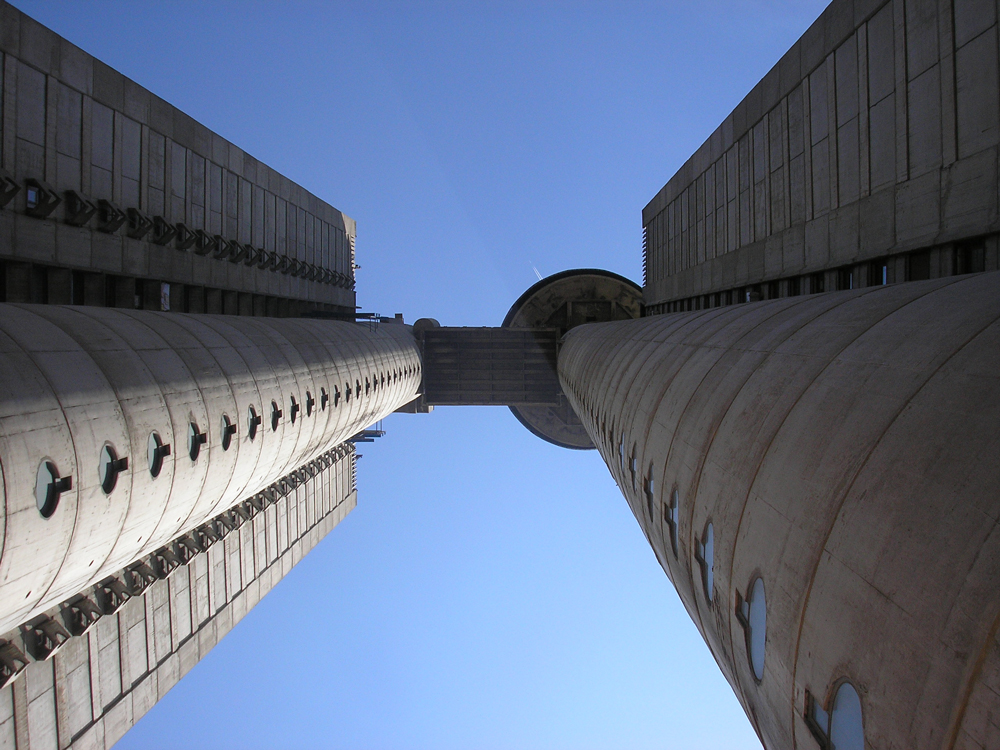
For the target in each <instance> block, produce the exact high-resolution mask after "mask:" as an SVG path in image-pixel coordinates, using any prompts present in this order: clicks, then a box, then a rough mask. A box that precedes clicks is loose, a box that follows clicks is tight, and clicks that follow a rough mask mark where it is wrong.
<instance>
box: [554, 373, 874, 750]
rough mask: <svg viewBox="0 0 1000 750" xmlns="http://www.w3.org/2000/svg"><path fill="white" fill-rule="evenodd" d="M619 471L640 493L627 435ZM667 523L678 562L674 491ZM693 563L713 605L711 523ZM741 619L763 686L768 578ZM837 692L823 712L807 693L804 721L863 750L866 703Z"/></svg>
mask: <svg viewBox="0 0 1000 750" xmlns="http://www.w3.org/2000/svg"><path fill="white" fill-rule="evenodd" d="M569 385H570V390H571V391H572V392H573V393H574V394H575V395H576V396H577V398H578V399H579V401H580V402H581V403H584V404H586V402H587V399H585V398H584V397H583V394H582V393H581V392H580V390H579V389H578V388H577V386H576V384H575V383H570V384H569ZM589 415H590V418H591V420H592V424H594V425H597V424H598V422H600V432H599V433H598V434H599V435H600V436H601V442H602V443H603V447H604V449H605V451H606V450H607V449H608V447H609V446H612V445H615V441H614V426H613V425H612V427H611V429H610V430H609V429H608V427H607V423H606V420H605V419H604V418H599V414H598V412H597V410H596V409H594V408H590V409H589ZM617 454H618V456H617V458H618V470H619V473H620V475H621V478H622V479H624V478H625V477H626V471H627V472H628V478H629V480H630V483H631V489H632V491H633V493H635V492H636V491H637V490H638V482H639V467H638V446H637V445H633V446H632V449H631V451H629V452H628V453H626V450H625V436H624V435H622V436H621V437H620V439H619V440H618V442H617ZM653 473H654V467H653V465H652V464H650V466H649V471H648V473H647V475H646V477H645V479H644V480H643V482H642V484H643V487H642V489H643V493H644V495H645V500H646V511H647V513H648V514H649V519H650V521H653V520H655V519H656V515H657V514H656V484H655V479H654V476H653ZM662 519H663V522H664V523H665V524H666V525H667V529H668V534H669V540H670V547H671V551H672V553H673V555H674V557H675V558H676V557H678V547H677V539H678V527H679V523H680V492H679V490H678V489H677V488H676V487H674V488H673V489H672V490H671V492H670V500H669V502H668V503H663V504H662ZM694 558H695V561H696V562H697V563H698V566H699V567H700V569H701V579H702V588H703V592H704V596H705V599H706V601H707V602H708V604H709V606H711V605H712V604H713V602H714V599H715V595H714V591H715V570H714V567H715V527H714V526H713V524H712V521H711V520H709V521H707V522H706V524H705V528H704V531H703V532H702V535H701V538H700V539H696V540H695V550H694ZM735 614H736V620H737V622H738V623H739V624H740V627H741V628H742V629H743V633H744V640H745V645H746V653H747V660H748V662H749V666H750V669H751V670H752V672H753V676H754V679H755V680H756V681H757V682H760V681H761V680H763V678H764V658H765V655H766V652H767V595H766V593H765V589H764V579H763V578H762V577H760V576H756V577H754V579H753V580H752V581H751V582H750V585H749V587H748V588H747V593H746V596H743V595H741V594H740V592H739V591H737V592H736V612H735ZM835 688H836V689H835V690H833V691H831V698H830V700H829V701H828V703H829V706H828V709H824V708H823V707H822V706H821V705H820V704H819V703H818V702H816V700H815V699H814V698H813V696H812V695H811V693H809V691H806V710H805V715H804V718H805V721H806V724H807V725H808V726H809V729H810V731H811V732H812V734H813V736H814V737H815V738H816V741H817V742H818V743H819V745H820V747H821V748H822V750H864V747H865V744H864V723H863V720H862V713H861V699H860V697H859V696H858V692H857V690H856V689H855V688H854V686H853V685H852V684H851V683H850V682H847V681H843V680H842V681H839V682H837V683H836V684H835Z"/></svg>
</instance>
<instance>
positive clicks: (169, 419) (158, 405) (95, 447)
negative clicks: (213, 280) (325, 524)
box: [0, 305, 420, 632]
mask: <svg viewBox="0 0 1000 750" xmlns="http://www.w3.org/2000/svg"><path fill="white" fill-rule="evenodd" d="M419 383H420V362H419V354H418V351H417V348H416V345H415V343H414V340H413V336H412V333H411V330H410V328H409V327H408V326H403V325H400V324H388V325H382V326H381V327H380V328H378V329H377V330H370V329H369V327H368V326H367V325H356V324H350V323H338V322H333V321H320V320H303V319H269V318H249V317H235V316H208V315H180V314H171V313H155V312H142V311H124V310H117V309H106V308H89V307H59V306H41V305H38V306H32V305H0V472H2V478H3V500H4V503H5V513H4V514H3V523H4V524H5V526H4V528H3V532H4V534H3V540H4V541H3V549H2V555H0V632H2V631H4V630H7V629H9V628H11V627H14V626H16V625H18V624H19V623H21V622H23V621H24V620H25V619H27V618H28V617H30V616H31V615H33V614H34V613H36V612H39V611H42V610H44V609H46V608H48V607H50V606H52V605H54V604H55V603H57V602H58V601H61V600H62V599H63V598H65V597H67V596H69V595H72V594H75V593H76V592H78V591H80V590H81V589H83V588H84V587H85V586H86V585H88V584H90V583H92V582H94V581H96V580H99V579H101V578H102V577H103V576H105V575H107V574H109V573H111V572H114V571H117V570H118V569H120V568H121V567H122V566H124V565H126V564H128V563H129V562H131V561H132V560H134V559H136V558H137V557H139V556H140V555H143V554H146V553H149V552H151V551H153V550H155V549H157V548H158V547H159V546H160V545H162V544H164V543H165V542H167V541H169V540H171V539H173V538H175V537H176V536H177V535H179V534H181V533H184V532H185V531H187V530H189V529H191V528H194V527H195V526H197V525H199V524H201V523H203V522H204V521H206V520H207V519H209V518H211V517H213V516H214V515H216V514H218V513H219V512H220V511H222V510H223V509H225V508H227V507H229V506H231V505H232V504H234V503H236V502H237V501H239V500H241V499H243V498H245V497H247V496H248V495H251V494H253V493H255V492H257V491H259V490H260V489H262V488H264V487H266V486H267V485H268V484H270V483H271V482H273V481H275V480H276V479H277V478H279V477H281V476H282V475H284V474H286V473H288V472H289V471H291V470H292V469H294V468H296V467H298V466H300V465H301V464H303V463H305V462H307V461H309V460H311V459H313V458H315V457H316V456H318V455H319V454H321V453H323V452H325V451H327V450H329V449H330V448H332V447H333V446H335V445H337V444H338V443H340V442H342V441H343V440H345V439H346V438H348V437H350V436H351V435H352V434H354V433H356V432H357V431H359V430H361V429H363V428H364V427H366V426H368V425H370V424H372V423H373V422H375V421H377V420H379V419H381V418H382V417H384V416H386V415H387V414H390V413H391V412H393V411H394V410H396V409H397V408H399V407H400V406H402V405H403V404H405V403H407V402H408V401H410V400H412V399H413V398H415V396H416V394H417V389H418V387H419ZM324 391H325V392H326V393H327V394H328V396H329V401H328V403H327V406H326V408H325V409H324V408H322V406H321V402H322V393H323V392H324ZM348 391H350V392H351V396H350V398H349V399H348V397H347V392H348ZM338 394H339V395H338ZM310 397H311V398H312V400H313V401H314V405H313V407H312V415H311V416H307V400H308V399H309V398H310ZM292 398H294V399H295V401H296V402H297V403H298V405H299V411H298V413H297V415H296V419H295V421H294V424H293V422H292V420H291V412H292V407H291V403H292ZM272 401H273V402H274V403H275V404H276V405H278V407H279V408H280V409H281V411H282V413H283V414H282V418H281V419H280V421H279V424H278V428H277V430H276V431H273V430H272V428H271V419H270V417H271V409H272V406H271V403H272ZM251 406H253V407H254V409H255V410H256V412H257V414H258V415H260V416H261V418H262V421H261V424H260V426H259V427H258V430H257V435H256V438H255V439H253V440H251V439H250V437H249V432H248V409H249V407H251ZM223 415H227V416H228V417H229V419H230V420H232V421H233V422H235V423H236V425H237V432H236V434H235V436H234V437H233V440H232V445H231V446H230V448H229V449H228V450H223V447H222V439H221V438H222V436H221V433H222V418H223ZM191 423H195V424H197V425H198V427H199V429H200V430H201V431H202V432H205V433H207V442H206V443H205V444H204V445H203V446H202V447H201V451H200V453H199V455H198V458H197V460H195V461H192V460H191V459H190V457H189V455H188V450H187V433H188V429H189V427H188V426H189V424H191ZM154 430H155V431H156V432H158V433H159V435H160V436H161V438H162V440H163V442H164V443H169V444H170V445H171V455H170V456H169V457H168V458H167V459H166V460H165V462H164V466H163V470H162V472H161V473H160V475H159V476H158V477H156V478H153V477H152V476H151V475H150V472H149V470H148V467H147V460H146V447H147V440H148V437H149V434H150V432H152V431H154ZM106 444H110V445H112V446H113V447H114V449H115V451H116V452H117V454H118V455H119V456H127V457H128V459H129V468H128V470H127V471H125V472H124V473H123V474H122V476H121V478H120V479H119V480H118V484H117V486H116V487H115V489H114V490H113V491H112V492H111V493H110V495H108V494H105V492H104V491H103V490H102V488H101V485H100V479H99V473H98V465H99V456H100V453H101V451H102V449H103V447H104V446H105V445H106ZM43 458H48V459H50V460H52V461H53V462H54V463H55V465H56V466H57V467H58V469H59V472H60V473H61V474H62V475H72V477H73V488H72V490H71V491H69V492H66V493H63V495H62V498H61V500H60V502H59V506H58V508H57V510H56V511H55V513H54V514H53V515H52V517H51V518H48V519H46V518H43V517H42V516H41V515H40V514H39V512H38V510H37V508H36V504H35V497H34V484H35V473H36V469H37V467H38V465H39V463H40V461H41V460H42V459H43Z"/></svg>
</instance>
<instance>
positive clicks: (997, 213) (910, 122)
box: [642, 0, 1000, 306]
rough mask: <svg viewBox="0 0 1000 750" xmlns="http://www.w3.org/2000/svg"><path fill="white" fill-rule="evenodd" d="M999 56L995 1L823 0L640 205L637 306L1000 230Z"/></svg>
mask: <svg viewBox="0 0 1000 750" xmlns="http://www.w3.org/2000/svg"><path fill="white" fill-rule="evenodd" d="M998 57H1000V54H998V33H997V4H996V2H995V0H943V1H942V2H937V0H888V1H886V0H834V2H832V3H831V4H830V6H829V7H828V8H827V9H826V10H825V11H824V12H823V15H822V16H820V18H819V19H818V20H817V21H816V22H815V23H814V24H813V25H812V26H811V27H810V28H809V30H808V31H807V32H806V33H805V34H804V35H803V36H802V38H801V39H799V40H798V41H797V42H796V43H795V44H794V45H793V46H792V48H791V49H790V50H789V51H788V52H787V53H786V54H785V55H784V56H783V57H782V58H781V60H780V61H779V62H778V64H777V65H776V66H775V67H774V68H773V69H772V70H771V71H770V72H769V73H768V74H767V75H766V76H765V77H764V78H763V80H761V82H760V83H759V84H758V85H757V86H756V87H755V88H754V89H753V91H751V92H750V94H748V95H747V97H746V99H744V100H743V102H741V103H740V105H739V106H738V107H737V108H736V109H735V110H734V111H733V113H732V114H730V116H729V117H728V118H726V120H725V122H723V123H722V125H720V126H719V128H718V130H716V132H715V133H713V134H712V136H711V137H710V138H709V139H708V140H707V141H706V142H705V143H704V145H702V147H701V148H699V149H698V151H697V152H695V154H694V155H693V156H692V157H691V158H690V159H689V160H688V162H687V163H686V164H685V165H684V166H683V167H682V168H681V169H680V170H679V171H678V172H677V174H676V175H674V177H673V178H672V179H671V180H670V181H669V182H668V183H667V184H666V185H665V186H664V188H663V189H662V190H661V191H660V192H659V193H658V194H657V195H656V197H654V198H653V200H652V201H650V202H649V204H648V205H647V206H646V207H645V209H644V210H643V219H642V221H643V227H644V229H645V238H646V241H645V256H646V257H645V261H646V276H645V299H646V304H647V306H655V305H661V304H664V303H666V302H669V301H672V300H679V299H682V298H690V297H692V296H695V295H704V294H710V293H715V292H721V291H726V290H730V289H735V288H739V287H744V286H748V285H754V284H759V283H761V282H766V281H772V280H781V279H789V278H793V277H796V276H802V275H806V274H813V273H816V272H820V271H824V270H827V269H834V268H839V267H847V266H851V265H856V264H860V263H864V262H866V261H869V260H872V259H878V258H888V257H890V256H899V255H901V254H905V253H908V252H910V251H914V250H918V249H923V248H930V247H940V246H943V245H948V244H949V243H954V242H956V241H960V240H963V239H966V238H973V237H982V236H983V235H996V233H997V232H998V231H1000V210H998V191H997V184H998V183H997V153H998V152H997V147H998V142H1000V141H998V139H1000V83H998V80H1000V78H998ZM949 249H950V248H949ZM987 252H988V254H989V258H988V263H987V265H986V270H989V269H990V268H994V269H995V268H996V267H997V258H996V252H997V248H996V240H995V237H992V238H991V239H990V240H989V244H988V247H987ZM977 270H979V269H977ZM904 276H905V274H904V273H899V274H893V273H892V269H890V278H889V279H888V280H889V282H890V283H891V282H892V281H894V280H895V281H902V280H904ZM918 278H919V277H918ZM867 283H868V282H867V281H863V283H862V284H860V285H867ZM872 283H875V282H872ZM879 283H880V282H879ZM857 285H859V284H855V286H857ZM832 288H835V287H831V286H830V285H829V284H828V285H827V290H831V289H832Z"/></svg>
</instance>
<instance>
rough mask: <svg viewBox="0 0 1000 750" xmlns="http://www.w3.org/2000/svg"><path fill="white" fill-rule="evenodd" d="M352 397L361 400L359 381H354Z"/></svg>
mask: <svg viewBox="0 0 1000 750" xmlns="http://www.w3.org/2000/svg"><path fill="white" fill-rule="evenodd" d="M354 395H355V396H357V397H358V398H361V381H360V380H355V381H354Z"/></svg>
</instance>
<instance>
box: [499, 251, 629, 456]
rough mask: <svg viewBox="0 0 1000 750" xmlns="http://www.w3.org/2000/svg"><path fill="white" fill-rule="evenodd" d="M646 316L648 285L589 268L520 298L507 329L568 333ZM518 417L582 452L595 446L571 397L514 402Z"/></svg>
mask: <svg viewBox="0 0 1000 750" xmlns="http://www.w3.org/2000/svg"><path fill="white" fill-rule="evenodd" d="M641 314H642V289H641V288H640V287H639V286H638V285H637V284H635V283H634V282H632V281H629V280H628V279H626V278H625V277H624V276H619V275H618V274H616V273H611V272H610V271H601V270H599V269H592V268H584V269H577V270H573V271H563V272H562V273H557V274H555V275H554V276H549V277H548V278H545V279H542V280H541V281H539V282H538V283H537V284H535V285H534V286H532V287H531V288H530V289H529V290H528V291H526V292H525V293H524V294H522V295H521V296H520V298H518V300H517V302H515V303H514V304H513V306H512V307H511V308H510V311H509V312H508V313H507V317H505V318H504V321H503V327H504V328H556V329H558V330H559V335H560V336H563V335H564V334H565V333H566V331H568V330H569V329H570V328H574V327H576V326H578V325H583V324H585V323H603V322H606V321H609V320H629V319H632V318H638V317H639V316H640V315H641ZM509 408H510V410H511V411H512V412H514V416H515V417H517V418H518V420H519V421H520V422H521V424H523V425H524V426H525V427H527V428H528V429H529V430H531V431H532V432H533V433H535V434H536V435H537V436H538V437H540V438H542V440H547V441H548V442H550V443H553V444H555V445H558V446H561V447H563V448H574V449H576V450H587V449H590V448H593V447H594V444H593V443H592V442H591V441H590V437H589V436H588V435H587V431H586V430H585V429H584V428H583V424H582V423H581V422H580V420H579V419H578V418H577V416H576V413H575V412H574V411H573V408H572V407H571V406H570V405H569V400H568V399H566V398H565V397H563V402H562V403H561V404H560V405H559V406H511V407H509Z"/></svg>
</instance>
